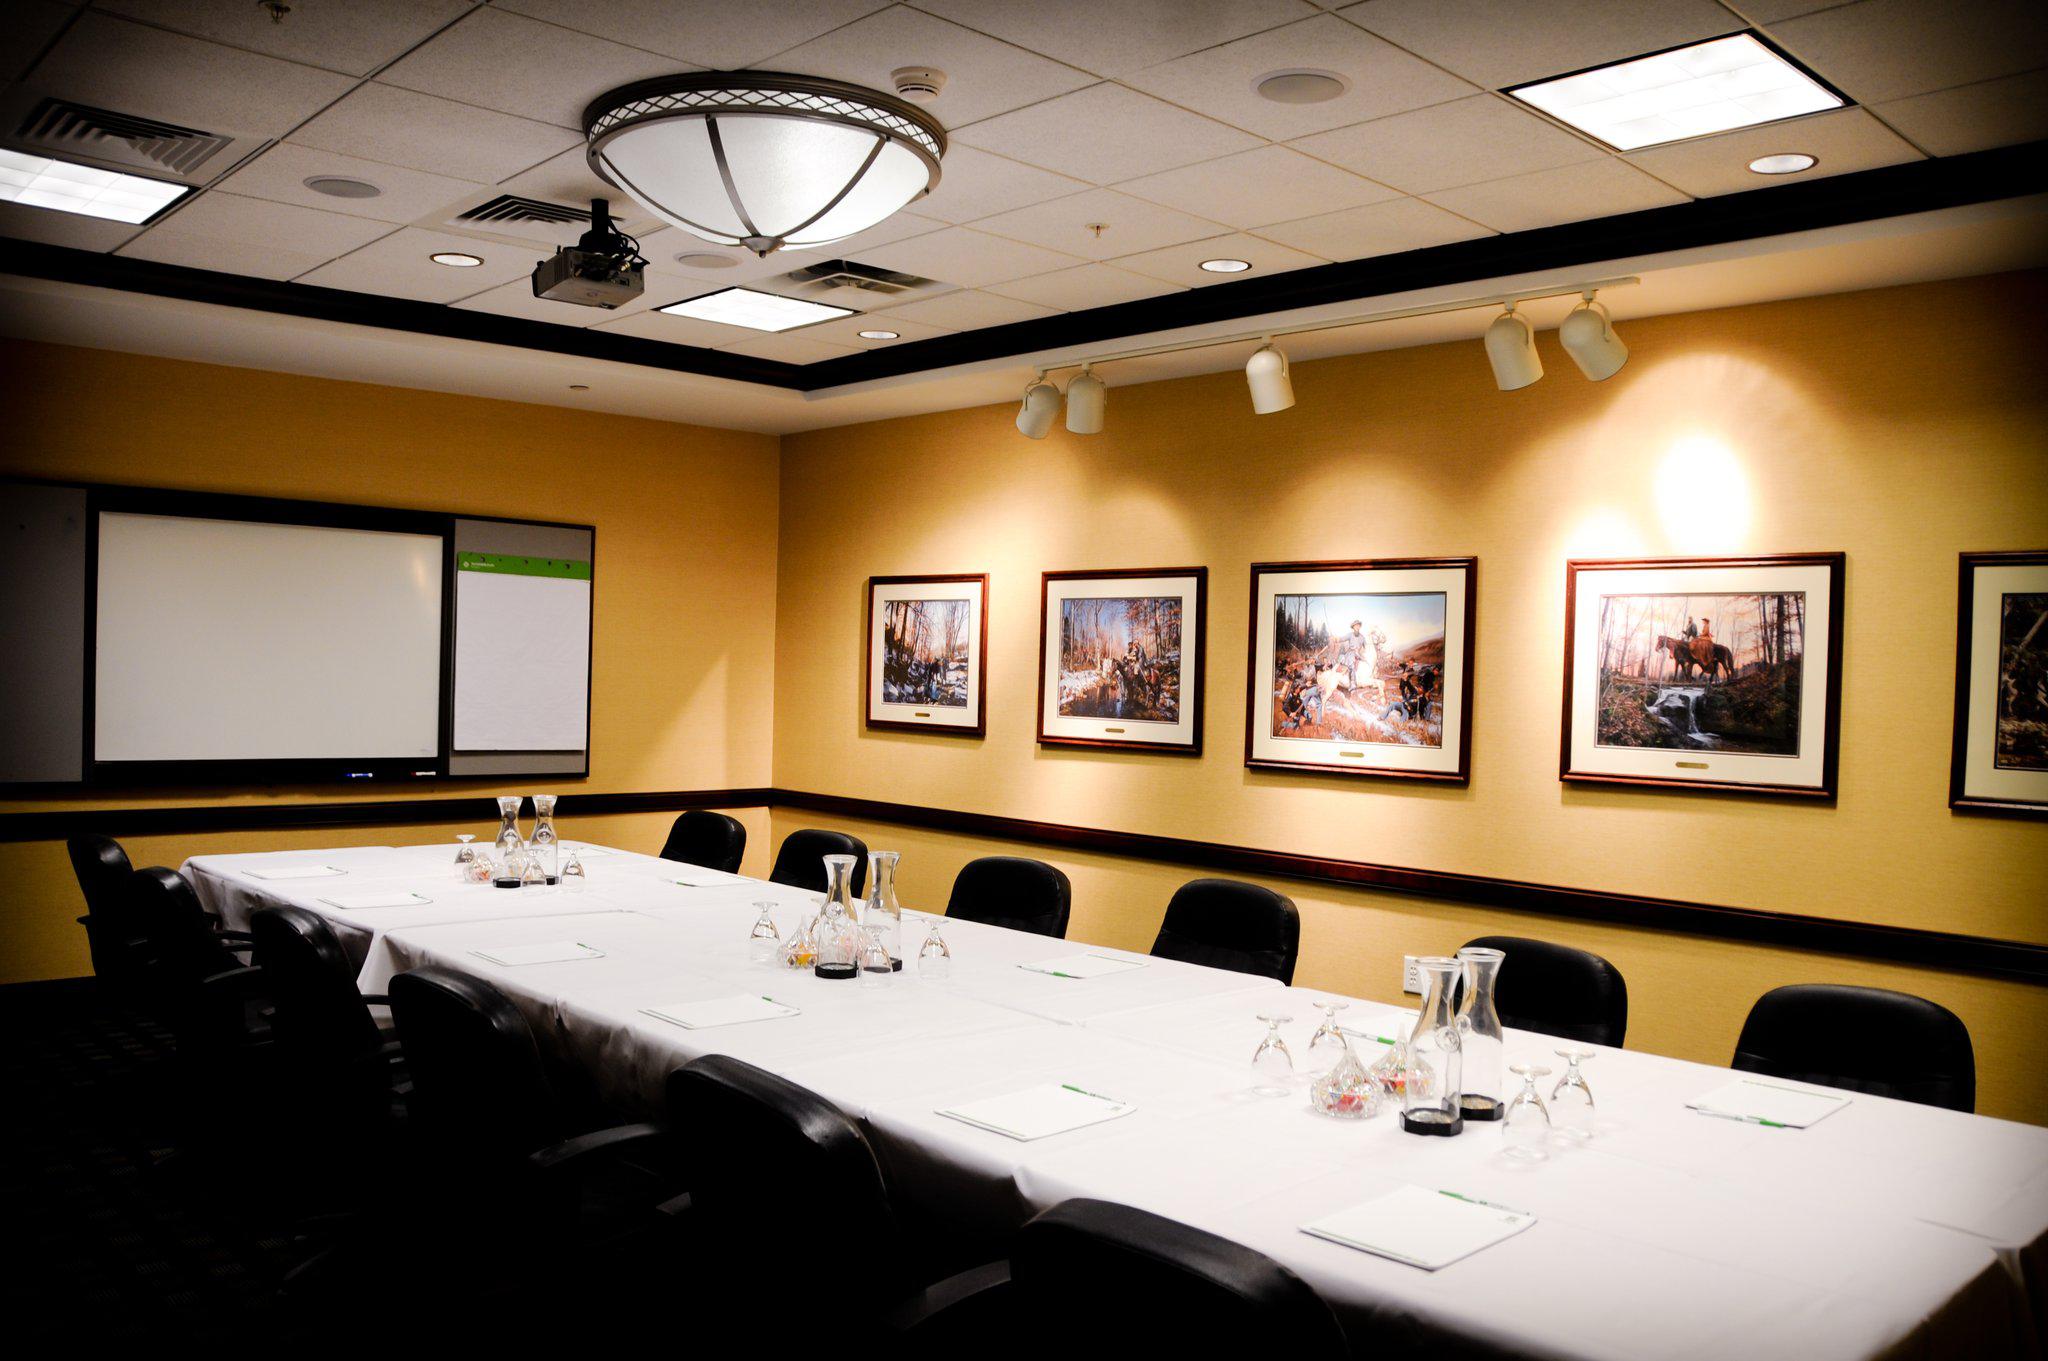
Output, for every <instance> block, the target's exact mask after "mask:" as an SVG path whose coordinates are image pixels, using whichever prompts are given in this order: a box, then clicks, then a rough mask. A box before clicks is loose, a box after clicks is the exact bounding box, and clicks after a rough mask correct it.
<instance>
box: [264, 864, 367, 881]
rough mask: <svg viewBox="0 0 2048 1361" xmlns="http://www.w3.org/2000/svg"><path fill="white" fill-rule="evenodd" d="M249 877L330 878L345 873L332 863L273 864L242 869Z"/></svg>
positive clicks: (345, 872) (345, 871)
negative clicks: (261, 867) (260, 867)
mask: <svg viewBox="0 0 2048 1361" xmlns="http://www.w3.org/2000/svg"><path fill="white" fill-rule="evenodd" d="M242 873H244V874H246V875H248V876H249V877H250V878H251V879H332V878H333V877H334V876H335V875H337V874H347V873H348V871H347V870H338V869H336V868H334V866H332V865H275V866H272V867H271V868H270V869H267V870H243V871H242Z"/></svg>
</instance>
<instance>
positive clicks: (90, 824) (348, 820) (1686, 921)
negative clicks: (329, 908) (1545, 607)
mask: <svg viewBox="0 0 2048 1361" xmlns="http://www.w3.org/2000/svg"><path fill="white" fill-rule="evenodd" d="M760 807H769V808H797V809H803V810H805V811H807V812H813V813H824V814H829V815H834V816H838V817H846V818H858V819H861V820H863V821H868V822H887V823H894V824H896V825H898V826H904V827H925V828H930V829H932V830H935V831H941V832H949V833H954V834H957V835H961V836H972V837H980V838H985V839H988V840H994V841H1009V842H1020V843H1024V844H1027V845H1036V846H1052V847H1059V848H1064V849H1067V850H1072V851H1084V852H1088V853H1092V854H1097V855H1112V856H1120V857H1123V858H1125V859H1131V860H1148V861H1154V862H1158V863H1162V864H1172V865H1185V866H1191V867H1196V868H1201V869H1212V870H1225V871H1230V872H1232V873H1237V874H1254V875H1265V876H1268V877H1272V878H1280V879H1293V880H1297V881H1300V882H1303V883H1314V884H1329V885H1333V886H1336V887H1339V888H1351V889H1358V888H1365V889H1375V890H1378V891H1381V892H1389V893H1402V894H1410V895H1413V896H1416V897H1420V898H1430V899H1435V900H1437V901H1439V902H1456V903H1469V904H1471V905H1473V906H1475V907H1483V908H1491V909H1494V910H1497V911H1502V912H1514V913H1522V914H1527V915H1533V916H1544V917H1559V918H1565V919H1569V920H1577V921H1595V922H1607V923H1610V924H1613V925H1616V926H1624V927H1633V928H1635V929H1638V930H1649V931H1669V932H1675V933H1679V934H1684V935H1694V936H1706V937H1710V938H1714V939H1720V940H1733V941H1741V942H1744V943H1747V944H1753V945H1764V946H1769V947H1772V948H1776V949H1785V950H1808V951H1813V952H1815V953H1818V954H1828V955H1838V956H1849V957H1853V958H1862V959H1879V960H1885V961H1888V962H1892V963H1900V964H1909V965H1914V966H1917V967H1921V968H1929V969H1943V970H1948V971H1952V972H1958V973H1974V974H1986V975H1991V976H1995V977H2000V978H2014V979H2019V980H2021V981H2023V982H2028V983H2035V984H2044V983H2048V945H2036V944H2031V943H2029V942H2026V941H2016V940H2001V939H1998V938H1995V937H1990V936H1967V935H1961V934H1958V933H1956V932H1951V931H1929V930H1922V929H1920V928H1917V927H1902V926H1880V925H1876V924H1873V923H1869V922H1854V921H1844V920H1840V919H1838V918H1832V917H1809V916H1804V915H1802V914H1799V913H1794V912H1773V911H1768V910H1765V909H1761V908H1747V907H1722V906H1717V905H1715V904H1712V903H1695V902H1687V901H1684V900H1681V899H1676V898H1653V897H1648V896H1645V895H1642V894H1635V893H1606V892H1601V891H1600V890H1597V889H1585V888H1572V887H1569V886H1566V885H1559V884H1539V883H1527V882H1523V881H1520V880H1515V879H1500V878H1494V877H1492V876H1490V875H1481V874H1459V873H1454V872H1451V871H1447V870H1428V869H1410V868H1406V867H1403V866H1396V865H1379V864H1373V863H1371V862H1369V861H1363V860H1340V859H1336V858H1333V857H1327V856H1314V855H1298V854H1295V853H1293V852H1290V851H1272V850H1264V849H1261V848H1259V847H1255V846H1234V845H1228V844H1223V843H1218V842H1212V841H1193V840H1188V839H1185V838H1181V837H1168V836H1151V835H1148V834H1145V833H1141V832H1119V831H1114V830H1111V829H1108V828H1101V827H1080V826H1073V825H1070V824H1066V823H1057V822H1036V821H1032V820H1030V819H1026V818H1011V817H1000V816H997V815H995V814H990V813H973V812H966V811H963V810H960V809H952V808H928V807H923V806H920V805H916V804H904V803H888V802H883V801H880V800H875V799H857V798H848V797H845V796H842V795H838V794H814V793H808V792H805V791H803V790H795V789H769V788H751V789H684V790H656V791H648V792H644V793H624V794H565V795H563V796H562V798H561V801H560V802H559V803H558V804H557V805H556V813H557V816H559V817H561V818H564V819H571V820H573V819H575V818H579V817H599V816H603V815H606V814H617V813H667V812H677V811H681V810H683V809H688V808H760ZM496 815H497V806H496V803H495V802H494V800H493V797H492V796H491V795H488V794H483V793H478V794H471V795H467V796H464V797H458V798H442V799H403V800H388V801H382V802H357V803H290V804H232V805H226V806H211V807H182V808H93V809H58V810H51V811H46V812H29V813H5V814H0V842H23V841H56V840H62V839H64V838H66V837H71V836H77V835H80V834H82V833H93V832H97V833H99V834H101V835H104V836H165V835H182V834H190V833H201V832H205V833H220V832H238V831H275V830H280V829H287V828H321V827H407V826H424V825H428V824H432V823H447V822H459V821H463V820H465V819H471V820H477V821H481V822H484V823H485V824H486V825H488V823H489V821H490V819H491V818H493V817H495V816H496Z"/></svg>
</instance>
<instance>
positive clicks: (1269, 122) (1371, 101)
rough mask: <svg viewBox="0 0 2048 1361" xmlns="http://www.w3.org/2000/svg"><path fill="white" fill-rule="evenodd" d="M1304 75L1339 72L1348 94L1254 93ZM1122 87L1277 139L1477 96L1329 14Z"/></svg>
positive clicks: (1153, 71) (1145, 74)
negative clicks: (1280, 77)
mask: <svg viewBox="0 0 2048 1361" xmlns="http://www.w3.org/2000/svg"><path fill="white" fill-rule="evenodd" d="M1303 68H1306V69H1309V70H1316V71H1331V72H1335V73H1336V74H1337V75H1340V76H1342V77H1344V79H1345V80H1346V81H1347V82H1349V88H1348V89H1346V90H1345V91H1344V93H1343V94H1341V95H1339V96H1337V97H1336V98H1335V99H1331V100H1326V101H1324V102H1323V103H1321V104H1276V103H1274V102H1273V101H1272V100H1270V99H1267V98H1265V97H1264V96H1263V95H1261V94H1259V92H1258V90H1257V89H1256V88H1254V86H1255V84H1256V82H1257V81H1258V80H1259V79H1260V78H1261V77H1263V76H1265V75H1267V74H1270V73H1271V72H1274V71H1286V70H1294V69H1303ZM1125 83H1126V84H1128V85H1135V86H1137V87H1138V88H1139V89H1141V90H1143V91H1145V92H1146V93H1148V94H1155V95H1158V96H1159V97H1160V98H1161V99H1165V100H1170V101H1172V102H1173V103H1175V104H1179V105H1181V106H1182V107H1183V108H1189V109H1193V110H1194V111H1195V112H1196V113H1205V114H1208V115H1209V116H1210V117H1211V118H1220V119H1222V120H1223V121H1224V122H1226V123H1230V124H1233V125H1235V126H1237V127H1240V128H1245V129H1248V130H1250V131H1252V132H1256V133H1258V134H1259V135H1260V136H1262V137H1272V138H1276V139H1284V138H1288V137H1299V136H1301V135H1303V134H1304V133H1310V132H1320V131H1322V130H1323V129H1324V128H1335V127H1342V126H1343V125H1344V124H1346V123H1359V122H1363V121H1364V120H1366V119H1368V118H1381V117H1384V116H1386V115H1387V114H1390V113H1399V112H1401V111H1402V110H1404V109H1419V108H1421V107H1423V106H1424V105H1426V104H1440V103H1442V102H1443V101H1445V100H1447V99H1457V98H1460V97H1462V96H1464V95H1469V94H1473V93H1475V91H1474V89H1473V87H1472V86H1471V85H1470V84H1469V83H1467V82H1465V81H1462V80H1459V79H1458V78H1457V77H1456V76H1453V75H1448V74H1446V73H1445V72H1443V71H1439V70H1438V69H1437V68H1436V67H1434V66H1431V65H1430V64H1429V63H1428V62H1426V61H1423V60H1421V59H1420V58H1417V57H1413V56H1410V55H1409V54H1408V53H1406V52H1403V51H1402V50H1401V49H1399V48H1398V47H1395V46H1394V45H1393V44H1392V43H1389V42H1387V41H1385V40H1384V39H1381V38H1376V37H1374V36H1373V35H1372V34H1370V33H1367V32H1365V31H1364V30H1363V29H1360V28H1358V27H1356V26H1355V25H1352V24H1347V23H1345V22H1344V21H1343V20H1342V19H1339V18H1336V17H1334V16H1332V15H1328V14H1325V15H1321V16H1319V17H1317V18H1314V19H1310V20H1309V21H1308V22H1306V23H1300V24H1289V25H1287V27H1285V28H1276V29H1272V30H1270V31H1269V32H1265V33H1260V34H1257V35H1255V36H1253V37H1250V38H1243V39H1240V40H1239V41H1237V42H1234V43H1226V44H1224V45H1223V46H1222V47H1212V48H1210V49H1209V50H1208V51H1206V52H1196V53H1193V54H1191V55H1189V56H1185V57H1181V58H1178V59H1176V60H1174V61H1170V62H1166V63H1163V64H1162V65H1159V66H1154V67H1152V68H1150V69H1149V70H1145V71H1140V72H1137V73H1136V74H1134V75H1131V76H1128V77H1126V78H1125Z"/></svg>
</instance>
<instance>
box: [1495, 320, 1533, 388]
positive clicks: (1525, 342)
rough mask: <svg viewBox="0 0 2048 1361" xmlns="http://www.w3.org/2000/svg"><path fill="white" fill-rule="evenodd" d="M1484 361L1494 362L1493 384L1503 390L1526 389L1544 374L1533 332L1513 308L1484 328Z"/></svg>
mask: <svg viewBox="0 0 2048 1361" xmlns="http://www.w3.org/2000/svg"><path fill="white" fill-rule="evenodd" d="M1486 362H1487V363H1489V364H1491V365H1493V381H1494V385H1495V386H1497V387H1498V388H1500V390H1501V391H1502V392H1513V391H1515V390H1516V389H1517V388H1525V387H1527V386H1529V384H1531V383H1533V382H1535V381H1536V380H1537V379H1538V378H1541V377H1542V376H1543V356H1541V355H1539V354H1537V353H1536V333H1535V332H1534V331H1531V330H1530V329H1529V323H1528V322H1527V321H1525V320H1523V318H1522V317H1521V316H1519V315H1518V314H1517V313H1516V312H1515V309H1514V308H1512V307H1510V308H1509V309H1508V310H1507V311H1505V312H1503V313H1501V314H1500V315H1499V316H1497V317H1495V318H1494V319H1493V325H1491V326H1489V327H1487V328H1486Z"/></svg>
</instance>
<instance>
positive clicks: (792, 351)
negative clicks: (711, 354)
mask: <svg viewBox="0 0 2048 1361" xmlns="http://www.w3.org/2000/svg"><path fill="white" fill-rule="evenodd" d="M811 330H812V328H811V327H808V326H806V327H804V328H803V330H802V331H784V332H776V333H769V332H766V331H760V332H756V333H755V334H753V335H751V336H749V337H748V338H747V339H745V340H736V341H733V342H732V343H731V344H729V345H720V346H719V347H718V348H719V349H721V350H723V351H725V352H726V353H727V354H744V355H751V356H752V357H753V358H755V359H775V360H779V361H781V362H782V363H784V364H816V363H819V362H821V361H823V360H826V359H837V358H839V356H841V355H843V354H857V353H859V351H858V350H857V349H856V348H855V347H854V346H852V345H834V344H832V343H831V342H830V341H826V340H818V339H816V338H814V337H813V336H812V335H811Z"/></svg>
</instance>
